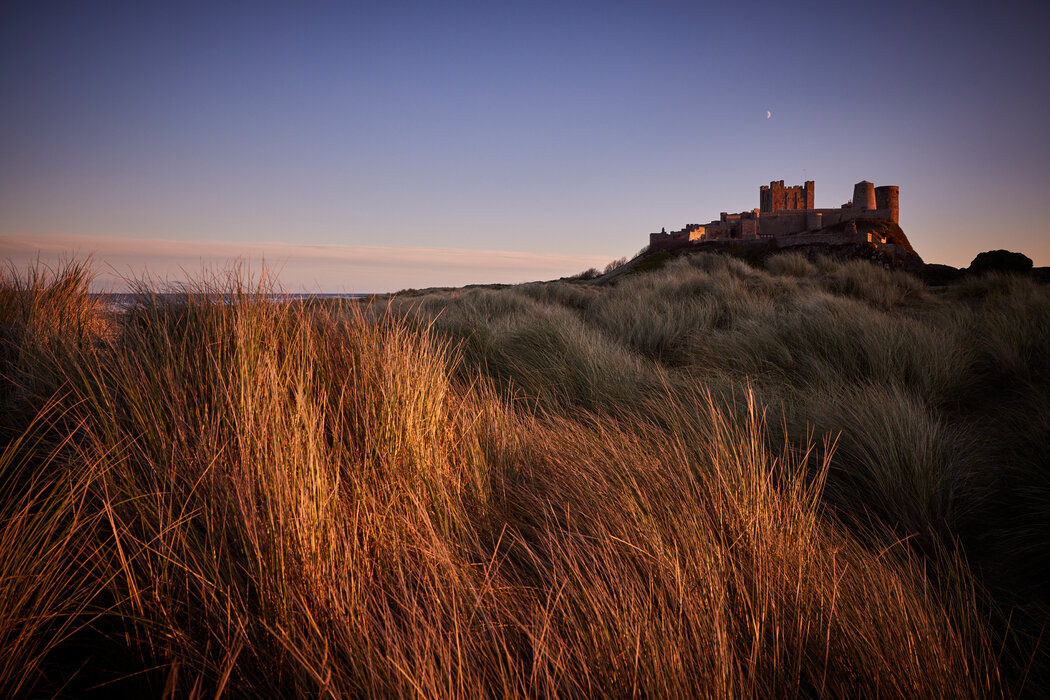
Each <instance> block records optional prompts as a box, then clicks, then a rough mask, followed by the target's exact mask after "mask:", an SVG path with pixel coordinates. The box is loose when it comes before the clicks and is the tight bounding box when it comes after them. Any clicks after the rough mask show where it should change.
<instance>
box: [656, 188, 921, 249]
mask: <svg viewBox="0 0 1050 700" xmlns="http://www.w3.org/2000/svg"><path fill="white" fill-rule="evenodd" d="M815 192H816V186H815V184H814V182H813V181H812V180H807V181H806V182H805V183H804V184H802V185H792V186H790V187H785V186H784V181H783V180H774V181H772V182H770V183H769V185H762V186H761V187H760V188H759V190H758V203H759V207H758V208H757V209H752V210H751V211H745V212H740V213H737V214H730V213H728V212H722V213H721V214H720V215H719V218H718V219H717V220H715V221H712V222H710V223H707V224H689V225H688V226H686V227H685V228H683V229H681V230H680V231H673V232H672V233H665V232H660V233H651V234H649V245H650V247H652V248H669V247H676V246H679V245H683V244H686V243H690V242H696V241H732V240H755V239H770V238H772V239H775V240H776V242H777V243H778V244H779V245H793V244H796V243H798V240H799V239H798V236H799V235H800V234H807V237H808V238H812V236H814V235H820V236H825V237H828V238H829V240H828V241H825V242H839V243H854V242H856V243H860V242H874V243H878V242H879V241H870V240H867V238H866V237H865V236H861V235H859V234H857V233H856V226H851V227H850V229H852V231H849V230H847V232H846V233H828V232H825V233H821V229H825V228H828V227H830V226H836V225H838V224H841V223H843V222H849V221H856V220H858V219H880V220H884V221H892V222H893V223H898V220H899V213H900V206H899V194H900V193H899V188H898V187H897V186H896V185H883V186H882V187H875V185H874V184H873V183H871V182H868V181H867V180H862V181H861V182H858V183H857V184H856V185H854V186H853V199H851V200H850V201H849V202H847V203H846V204H843V205H842V206H841V207H839V208H837V209H817V208H815V207H814V197H815ZM831 238H835V240H834V241H832V240H831ZM861 238H864V240H863V241H862V240H860V239H861ZM847 239H849V240H847ZM854 239H856V240H854Z"/></svg>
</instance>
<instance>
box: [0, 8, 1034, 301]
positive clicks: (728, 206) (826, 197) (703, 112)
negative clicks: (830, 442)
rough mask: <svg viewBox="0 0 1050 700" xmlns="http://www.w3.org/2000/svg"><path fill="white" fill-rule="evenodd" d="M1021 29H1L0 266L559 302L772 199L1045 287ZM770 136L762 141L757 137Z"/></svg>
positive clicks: (543, 16) (312, 15)
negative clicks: (803, 201)
mask: <svg viewBox="0 0 1050 700" xmlns="http://www.w3.org/2000/svg"><path fill="white" fill-rule="evenodd" d="M1047 20H1050V10H1048V9H1045V7H1044V6H1042V5H1039V4H1036V3H1010V2H1006V3H996V4H992V3H987V4H985V5H983V6H978V5H969V6H965V5H959V4H948V3H943V4H929V3H927V4H922V7H919V8H916V7H914V6H912V5H911V4H904V3H901V4H894V3H878V4H874V5H870V6H869V5H861V4H854V3H848V4H845V3H817V2H814V3H807V2H792V3H763V2H750V3H749V2H738V3H733V4H732V6H731V7H729V6H726V7H715V8H711V7H708V6H706V4H704V3H661V2H647V3H641V2H619V3H618V2H608V3H542V2H530V3H520V4H512V3H491V2H477V3H455V2H452V3H440V4H438V3H379V2H365V3H342V4H340V3H332V4H320V3H308V2H302V3H288V4H286V5H279V4H265V3H195V2H182V3H168V4H166V3H116V2H92V3H73V2H68V3H59V2H48V1H47V0H37V1H36V2H15V3H6V4H5V5H4V9H2V10H0V101H2V103H0V257H8V258H12V259H14V260H16V261H21V260H24V259H27V258H28V257H31V256H34V255H35V254H39V255H40V256H41V258H42V259H45V260H50V259H52V258H53V257H59V256H62V255H69V254H78V255H83V254H86V253H94V255H95V261H96V267H99V268H101V269H102V272H103V274H102V275H101V277H102V279H103V280H104V281H105V280H110V279H112V277H113V275H114V274H115V273H125V274H126V273H133V274H134V273H137V272H138V271H139V270H141V269H142V268H143V267H148V268H149V269H150V270H151V271H152V272H153V273H154V275H155V276H159V277H168V278H177V277H178V276H180V275H182V274H184V273H183V272H182V270H193V269H195V268H198V267H199V266H200V265H201V264H202V263H203V264H215V263H218V262H219V261H221V260H224V259H227V258H229V257H231V256H232V257H244V258H248V259H250V260H258V259H259V258H261V257H265V258H266V259H267V262H268V264H269V265H270V266H271V267H276V268H278V269H280V270H281V271H282V272H281V274H282V282H283V283H284V284H285V285H287V286H288V287H289V288H292V289H296V290H305V291H387V290H391V289H398V288H403V287H409V286H425V285H432V284H455V285H459V284H466V283H471V282H494V281H501V282H517V281H523V280H526V279H541V278H551V277H557V276H560V275H564V274H571V273H573V272H578V271H580V270H582V269H585V268H587V267H590V266H592V265H598V266H600V265H601V264H603V263H604V262H607V261H609V260H611V259H614V258H618V257H621V256H630V255H632V254H634V253H635V252H636V251H637V250H638V249H639V248H641V247H642V246H643V245H644V244H645V243H646V242H647V238H648V237H647V234H648V233H649V232H650V231H656V230H659V229H660V228H661V227H667V228H668V230H671V229H677V228H680V227H681V226H683V225H685V224H687V223H692V222H699V223H702V222H705V221H708V220H710V219H713V218H717V216H718V213H719V212H721V211H741V210H746V209H752V208H754V207H757V206H758V188H759V186H760V185H762V184H766V183H768V182H769V181H770V180H780V179H783V180H785V181H786V183H787V184H796V183H801V182H802V181H803V180H804V179H812V180H815V181H816V190H817V206H838V205H840V204H842V203H843V202H844V201H846V200H847V199H849V197H850V196H851V194H852V187H853V183H855V182H857V181H859V180H861V179H867V180H871V181H873V182H875V183H876V184H877V185H880V184H895V185H898V186H899V187H900V192H901V200H900V201H901V225H902V226H903V228H904V230H905V232H906V233H907V234H908V236H909V238H910V239H911V241H912V243H913V245H914V246H915V247H916V249H917V250H918V251H919V253H920V254H921V255H922V256H923V257H924V258H925V259H926V260H927V261H929V262H943V263H949V264H952V265H957V266H965V265H966V264H968V263H969V261H970V260H971V259H972V258H973V257H974V255H976V254H977V253H978V252H980V251H983V250H989V249H993V248H1008V249H1011V250H1019V251H1022V252H1024V253H1026V254H1028V255H1029V256H1030V257H1032V258H1033V259H1034V260H1035V263H1036V264H1037V265H1050V236H1048V231H1047V226H1046V224H1045V217H1044V216H1043V215H1042V208H1043V207H1044V206H1045V204H1046V202H1047V201H1048V197H1047V192H1048V190H1050V169H1047V168H1046V163H1047V162H1048V161H1050V135H1048V132H1047V130H1046V128H1045V124H1046V122H1047V114H1048V108H1050V90H1048V89H1047V87H1048V86H1050V60H1048V59H1050V49H1048V48H1047V42H1046V41H1045V40H1044V36H1043V32H1044V31H1045V27H1046V26H1047ZM767 111H768V112H769V113H770V117H769V118H767V117H766V114H767Z"/></svg>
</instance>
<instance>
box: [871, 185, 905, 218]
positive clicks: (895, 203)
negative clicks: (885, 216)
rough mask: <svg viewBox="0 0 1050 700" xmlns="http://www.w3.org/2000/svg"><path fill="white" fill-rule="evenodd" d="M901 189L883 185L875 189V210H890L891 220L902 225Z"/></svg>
mask: <svg viewBox="0 0 1050 700" xmlns="http://www.w3.org/2000/svg"><path fill="white" fill-rule="evenodd" d="M899 198H900V188H899V187H897V186H896V185H883V186H882V187H876V188H875V208H876V209H888V210H889V212H890V219H891V220H892V221H893V223H895V224H899V223H900V200H899Z"/></svg>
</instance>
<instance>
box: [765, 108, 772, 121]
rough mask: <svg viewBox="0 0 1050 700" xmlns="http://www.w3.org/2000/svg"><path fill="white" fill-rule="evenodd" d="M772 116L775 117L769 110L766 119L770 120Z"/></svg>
mask: <svg viewBox="0 0 1050 700" xmlns="http://www.w3.org/2000/svg"><path fill="white" fill-rule="evenodd" d="M772 116H773V113H772V112H770V111H769V110H768V109H767V110H766V119H769V118H770V117H772Z"/></svg>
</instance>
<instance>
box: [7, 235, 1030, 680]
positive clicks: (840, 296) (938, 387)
mask: <svg viewBox="0 0 1050 700" xmlns="http://www.w3.org/2000/svg"><path fill="white" fill-rule="evenodd" d="M645 259H646V258H642V260H645ZM648 259H649V260H654V258H648ZM629 273H633V274H629ZM87 280H88V273H87V271H85V270H84V269H83V268H80V267H77V266H71V267H70V268H68V269H66V270H64V271H60V272H59V273H57V274H54V275H48V274H41V271H36V273H30V274H24V275H21V276H19V275H16V274H12V273H10V272H9V273H5V276H4V278H3V280H2V284H0V401H2V402H3V405H4V409H5V410H4V411H3V413H2V414H0V416H3V417H2V425H0V436H2V440H3V444H2V447H3V451H2V456H0V509H2V510H3V518H2V520H0V522H2V523H3V527H2V532H0V601H2V602H0V634H2V639H3V647H2V649H3V651H4V652H5V653H4V655H3V659H4V661H3V663H0V694H3V695H5V696H13V695H27V694H55V693H57V694H59V695H62V694H66V695H71V696H91V695H92V694H94V695H95V696H97V697H103V696H106V695H107V694H110V695H111V694H112V693H115V692H134V693H137V694H139V695H146V696H153V695H161V694H164V693H165V692H169V691H170V693H171V694H173V695H191V694H200V693H208V694H223V693H226V694H230V695H234V696H260V695H262V696H303V695H325V696H357V695H379V696H394V695H397V696H403V695H414V696H429V697H438V696H440V697H448V696H457V697H466V696H470V697H477V696H481V695H500V696H535V695H559V696H560V695H567V696H605V695H616V696H619V695H627V694H635V693H637V694H644V695H649V696H659V697H669V696H689V697H719V698H723V697H752V696H758V697H778V698H779V697H901V698H903V697H908V698H948V697H950V698H958V697H974V698H978V697H980V698H984V697H995V696H1006V697H1020V696H1024V695H1025V694H1026V693H1027V694H1030V695H1033V696H1037V695H1038V691H1039V689H1040V688H1045V687H1046V686H1047V683H1048V682H1050V676H1048V675H1047V674H1048V670H1050V665H1048V662H1047V653H1046V651H1047V647H1046V642H1045V641H1044V640H1045V638H1046V634H1045V626H1046V623H1047V621H1048V616H1047V611H1048V610H1050V608H1048V606H1050V590H1048V588H1047V585H1046V581H1045V577H1044V576H1043V573H1042V572H1044V571H1045V570H1046V569H1047V568H1048V566H1050V546H1048V544H1047V543H1048V542H1050V519H1048V517H1047V512H1048V511H1047V507H1046V506H1047V502H1048V501H1047V499H1048V498H1050V464H1048V462H1047V459H1048V456H1047V451H1046V445H1048V444H1050V402H1048V401H1047V399H1046V397H1047V396H1048V395H1050V366H1048V363H1050V290H1048V288H1047V287H1045V286H1041V285H1038V284H1036V283H1034V282H1033V281H1032V280H1030V279H1027V278H1024V277H1019V276H1008V275H997V274H991V275H985V276H982V277H971V278H968V279H964V280H962V281H960V282H959V283H957V284H954V285H952V286H950V287H947V288H945V289H942V290H939V291H934V290H931V289H930V288H928V287H927V286H925V285H924V284H923V282H921V281H920V280H919V279H918V278H916V277H913V276H911V275H908V274H906V273H903V272H898V271H891V270H887V269H883V268H882V267H879V266H876V265H872V264H871V263H870V262H867V261H863V260H847V261H840V260H833V259H829V258H816V259H814V260H810V259H807V258H805V257H803V256H802V255H799V254H793V253H788V254H783V253H781V254H779V255H771V256H766V257H764V258H763V259H762V260H761V262H760V263H758V262H756V263H755V264H748V263H746V262H745V261H743V260H740V259H737V258H734V257H731V256H726V255H712V254H699V255H684V256H680V257H674V256H670V255H669V254H668V255H666V256H665V257H662V258H661V259H660V262H659V264H656V263H651V264H649V267H648V269H646V267H645V266H644V265H643V263H641V262H639V261H637V260H636V261H635V262H634V263H632V265H631V266H623V267H620V268H618V269H617V270H610V271H609V274H608V275H606V276H605V277H604V279H603V280H591V281H582V280H576V281H568V280H565V281H558V282H548V283H534V284H524V285H514V286H505V287H502V288H499V289H494V288H473V289H456V290H432V291H423V292H419V293H416V294H411V295H409V294H405V295H394V296H392V297H390V298H387V299H375V300H372V301H371V302H369V303H367V304H358V303H351V302H347V303H331V302H320V301H310V300H305V301H296V302H282V303H278V302H275V301H273V300H272V298H271V297H270V296H268V294H267V293H268V292H269V291H270V289H269V288H268V287H267V286H266V285H265V284H264V285H261V286H260V285H251V284H249V283H247V282H246V281H245V280H243V279H240V278H238V277H237V276H236V275H231V276H230V277H227V278H220V279H213V280H205V281H202V282H200V283H199V284H197V285H195V286H193V287H191V288H188V289H186V290H184V293H183V294H181V295H176V296H158V295H155V294H153V293H152V291H153V290H150V289H143V290H141V293H140V294H139V295H138V297H137V299H136V302H135V303H134V304H133V305H132V306H131V307H130V308H129V309H127V310H126V311H125V312H123V313H121V314H117V315H113V314H110V313H109V312H107V310H105V309H103V308H100V307H99V306H98V300H97V299H96V298H95V297H93V296H91V295H89V294H88V293H87ZM103 684H104V685H103Z"/></svg>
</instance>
